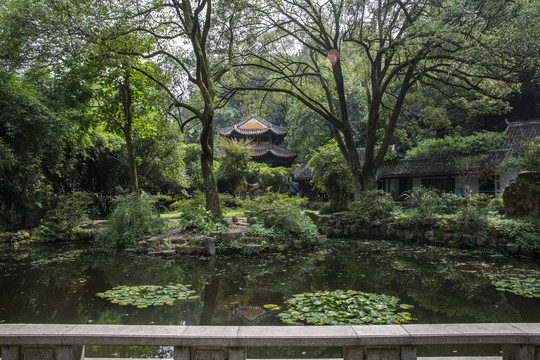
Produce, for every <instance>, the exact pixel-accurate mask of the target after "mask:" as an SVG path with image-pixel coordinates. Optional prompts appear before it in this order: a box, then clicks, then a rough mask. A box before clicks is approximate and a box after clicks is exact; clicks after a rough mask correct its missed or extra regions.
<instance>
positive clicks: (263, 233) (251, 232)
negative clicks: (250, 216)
mask: <svg viewBox="0 0 540 360" xmlns="http://www.w3.org/2000/svg"><path fill="white" fill-rule="evenodd" d="M245 234H246V235H247V236H256V237H265V238H268V239H275V238H277V237H278V236H279V230H278V229H276V228H275V227H269V228H268V227H264V225H262V224H253V225H249V226H248V227H247V228H246V232H245Z"/></svg>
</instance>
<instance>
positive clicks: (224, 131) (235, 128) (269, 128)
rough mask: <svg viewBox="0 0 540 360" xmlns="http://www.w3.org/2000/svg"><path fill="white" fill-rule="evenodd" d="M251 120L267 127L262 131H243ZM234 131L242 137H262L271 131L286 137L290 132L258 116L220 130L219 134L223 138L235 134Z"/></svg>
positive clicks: (252, 116) (251, 116) (249, 117)
mask: <svg viewBox="0 0 540 360" xmlns="http://www.w3.org/2000/svg"><path fill="white" fill-rule="evenodd" d="M250 120H256V121H258V122H260V123H261V124H262V125H264V126H265V127H263V128H262V129H242V128H241V127H242V126H243V125H245V124H246V123H247V122H248V121H250ZM233 131H236V132H237V133H239V134H242V135H262V134H264V133H266V132H269V131H270V132H273V133H274V134H276V135H286V134H287V133H288V132H289V130H288V129H285V128H282V127H281V126H278V125H274V124H271V123H269V122H268V121H266V120H263V119H262V118H261V117H259V116H258V115H250V116H248V117H247V118H245V119H244V120H242V121H241V122H239V123H237V124H234V125H231V126H227V127H225V128H222V129H218V132H219V133H220V134H221V135H223V136H229V135H231V134H232V133H233Z"/></svg>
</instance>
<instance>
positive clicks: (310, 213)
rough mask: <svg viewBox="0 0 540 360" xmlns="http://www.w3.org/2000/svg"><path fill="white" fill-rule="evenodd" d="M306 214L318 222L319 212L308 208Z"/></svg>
mask: <svg viewBox="0 0 540 360" xmlns="http://www.w3.org/2000/svg"><path fill="white" fill-rule="evenodd" d="M304 214H306V216H307V217H309V218H310V219H311V220H312V221H313V222H314V223H317V221H319V219H320V216H319V214H318V213H317V212H315V211H311V210H306V211H305V212H304Z"/></svg>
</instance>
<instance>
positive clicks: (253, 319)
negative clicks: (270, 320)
mask: <svg viewBox="0 0 540 360" xmlns="http://www.w3.org/2000/svg"><path fill="white" fill-rule="evenodd" d="M223 308H224V309H225V310H228V311H230V312H231V313H232V314H234V315H235V316H236V317H238V318H240V319H241V320H243V321H244V322H245V323H246V324H248V325H257V323H259V321H261V320H262V319H265V318H267V317H268V316H269V315H270V314H271V313H272V311H268V310H266V309H265V308H263V307H261V306H243V305H238V304H237V305H233V306H232V307H231V306H228V305H225V306H224V307H223Z"/></svg>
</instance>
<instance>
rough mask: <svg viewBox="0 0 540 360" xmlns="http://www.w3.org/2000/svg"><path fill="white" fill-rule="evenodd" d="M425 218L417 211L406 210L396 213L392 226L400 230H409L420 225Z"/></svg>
mask: <svg viewBox="0 0 540 360" xmlns="http://www.w3.org/2000/svg"><path fill="white" fill-rule="evenodd" d="M424 219H425V216H424V215H423V214H422V213H421V212H420V210H419V209H408V210H405V211H401V212H398V213H397V214H396V216H395V218H394V221H393V223H392V224H393V225H394V226H397V227H402V228H410V227H413V226H414V225H416V224H421V223H422V222H423V221H424Z"/></svg>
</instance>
